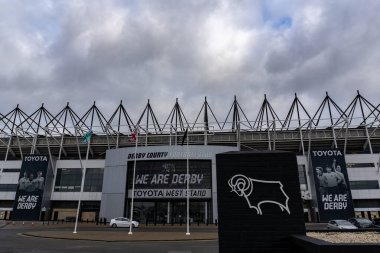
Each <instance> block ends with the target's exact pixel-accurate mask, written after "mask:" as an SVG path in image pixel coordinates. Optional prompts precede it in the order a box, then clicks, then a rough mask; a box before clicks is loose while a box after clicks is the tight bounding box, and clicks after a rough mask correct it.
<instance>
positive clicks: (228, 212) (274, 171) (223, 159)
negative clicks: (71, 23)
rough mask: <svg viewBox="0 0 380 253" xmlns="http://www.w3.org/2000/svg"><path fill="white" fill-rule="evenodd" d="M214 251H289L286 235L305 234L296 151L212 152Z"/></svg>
mask: <svg viewBox="0 0 380 253" xmlns="http://www.w3.org/2000/svg"><path fill="white" fill-rule="evenodd" d="M216 168H217V187H218V193H217V196H218V218H219V228H218V229H219V252H220V253H235V252H242V253H243V252H247V253H248V252H250V253H254V252H289V253H290V252H292V245H291V244H290V240H289V237H290V235H293V234H298V235H305V221H304V215H303V205H302V199H301V192H300V184H299V179H298V166H297V160H296V155H295V154H294V153H291V152H270V151H268V152H228V153H222V154H217V155H216Z"/></svg>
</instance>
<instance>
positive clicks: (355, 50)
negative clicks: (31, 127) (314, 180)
mask: <svg viewBox="0 0 380 253" xmlns="http://www.w3.org/2000/svg"><path fill="white" fill-rule="evenodd" d="M379 27H380V1H378V0H366V1H343V0H338V1H329V0H326V1H323V0H318V1H316V0H308V1H303V0H299V1H298V0H293V1H288V0H283V1H282V0H274V1H267V0H265V1H264V0H262V1H250V0H247V1H244V0H237V1H236V0H230V1H224V0H218V1H213V0H194V1H190V0H189V1H177V0H163V1H155V0H151V1H143V0H138V1H137V0H136V1H110V0H107V1H66V0H62V1H56V0H54V1H48V0H45V1H42V0H41V1H37V0H36V1H27V0H25V1H18V0H12V1H9V0H0V86H1V92H0V99H1V104H0V113H2V114H6V113H8V112H9V111H10V110H12V109H13V108H14V107H15V106H16V105H17V104H20V107H21V108H22V109H23V110H24V111H25V112H27V113H31V112H33V111H34V110H36V109H37V108H38V107H39V106H40V105H41V104H42V103H45V106H46V108H48V109H49V110H50V111H51V112H52V113H53V114H56V113H58V112H59V110H60V109H62V108H63V107H64V106H65V105H66V103H67V102H70V105H71V106H72V108H73V109H74V110H76V111H77V112H78V114H83V113H84V112H85V111H86V110H87V109H88V108H89V107H90V106H91V105H92V103H93V101H96V104H97V105H98V107H99V108H100V109H101V110H102V111H103V112H104V114H105V116H106V117H109V116H110V114H111V113H112V112H113V111H114V110H115V109H116V107H117V106H118V104H119V103H120V100H123V104H124V105H125V106H126V108H127V110H128V112H129V113H130V115H131V117H132V119H133V120H134V121H137V119H138V117H139V115H140V114H141V113H142V111H143V109H144V107H145V105H146V103H147V100H148V99H150V102H151V105H152V107H153V109H154V110H155V113H156V115H157V117H158V118H159V120H160V121H161V122H163V121H165V120H166V118H167V116H168V114H169V112H170V110H171V108H172V107H173V105H174V103H175V99H176V98H178V99H179V103H180V105H181V106H182V109H183V111H184V112H185V114H186V115H188V120H189V121H193V120H194V119H195V117H196V115H197V113H198V111H199V110H200V108H201V106H202V102H203V101H204V97H205V96H207V100H208V102H209V104H210V105H211V107H212V108H213V110H214V112H215V113H216V115H217V117H218V119H219V120H224V119H225V117H226V116H227V113H228V110H229V108H230V106H231V104H232V102H233V96H234V95H236V96H237V99H238V101H239V103H240V105H241V106H242V108H243V109H244V111H245V112H246V114H247V116H248V118H249V119H251V120H254V119H255V118H256V115H257V113H258V110H259V106H260V104H261V103H262V101H263V97H264V94H267V98H268V99H269V101H270V102H271V104H272V106H273V107H274V108H275V110H276V111H277V112H278V114H279V115H280V117H282V118H284V117H285V116H286V111H287V110H288V109H289V107H290V104H291V102H292V100H293V98H294V93H295V92H296V93H297V94H298V96H299V98H300V100H301V101H302V102H303V104H304V105H305V106H306V108H307V109H308V110H309V112H310V113H311V114H312V113H314V112H315V111H316V109H317V106H318V105H319V104H320V103H321V101H322V100H323V98H324V96H325V92H326V91H328V92H329V94H330V95H331V97H332V98H333V99H334V100H335V101H336V102H337V103H338V105H340V106H341V107H342V108H343V109H344V108H345V107H347V105H348V103H349V102H351V100H352V99H353V98H354V97H355V95H356V90H360V92H361V94H362V95H363V96H364V97H365V98H367V99H368V100H369V101H370V102H372V103H373V104H375V105H378V104H379V102H380V99H379V95H380V92H379V87H380V29H379Z"/></svg>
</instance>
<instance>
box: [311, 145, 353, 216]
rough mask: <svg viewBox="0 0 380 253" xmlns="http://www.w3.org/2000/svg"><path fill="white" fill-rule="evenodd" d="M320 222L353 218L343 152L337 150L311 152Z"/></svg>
mask: <svg viewBox="0 0 380 253" xmlns="http://www.w3.org/2000/svg"><path fill="white" fill-rule="evenodd" d="M310 156H311V163H312V168H313V175H314V184H315V192H316V195H317V201H318V212H319V218H320V221H324V222H326V221H329V220H334V219H343V220H346V219H349V218H352V217H354V215H355V213H354V206H353V203H352V196H351V190H350V184H349V180H348V175H347V168H346V161H345V159H344V155H343V152H342V151H341V150H338V149H329V150H313V151H311V154H310Z"/></svg>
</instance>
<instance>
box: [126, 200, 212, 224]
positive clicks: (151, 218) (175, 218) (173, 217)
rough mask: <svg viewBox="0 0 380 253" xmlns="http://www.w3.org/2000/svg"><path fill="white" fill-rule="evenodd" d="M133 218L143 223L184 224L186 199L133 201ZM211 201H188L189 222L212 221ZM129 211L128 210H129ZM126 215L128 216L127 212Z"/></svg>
mask: <svg viewBox="0 0 380 253" xmlns="http://www.w3.org/2000/svg"><path fill="white" fill-rule="evenodd" d="M133 206H134V208H133V212H134V213H133V219H134V220H137V221H139V222H141V223H143V224H185V223H186V217H187V207H186V201H152V202H146V201H134V204H133ZM210 207H211V201H210V200H208V201H191V202H190V207H189V208H190V212H189V213H190V215H189V220H190V223H198V222H199V223H207V222H208V223H210V222H212V212H210V211H209V210H212V209H211V208H210ZM129 211H130V210H129ZM127 213H128V215H127V217H130V214H129V212H127Z"/></svg>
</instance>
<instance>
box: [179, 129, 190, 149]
mask: <svg viewBox="0 0 380 253" xmlns="http://www.w3.org/2000/svg"><path fill="white" fill-rule="evenodd" d="M188 130H189V128H186V131H185V133H184V134H183V137H182V143H181V146H183V144H184V143H185V140H186V138H187V131H188Z"/></svg>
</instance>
